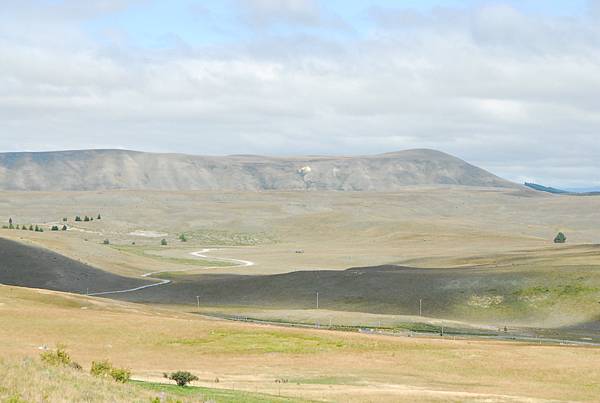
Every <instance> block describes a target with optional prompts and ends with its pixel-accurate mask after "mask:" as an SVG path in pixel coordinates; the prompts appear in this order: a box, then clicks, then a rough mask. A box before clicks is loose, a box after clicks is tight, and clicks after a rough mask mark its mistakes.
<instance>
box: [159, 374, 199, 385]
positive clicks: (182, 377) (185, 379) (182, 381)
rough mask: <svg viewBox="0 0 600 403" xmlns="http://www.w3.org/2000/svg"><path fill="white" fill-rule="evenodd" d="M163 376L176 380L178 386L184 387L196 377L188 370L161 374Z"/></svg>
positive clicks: (196, 378) (195, 379)
mask: <svg viewBox="0 0 600 403" xmlns="http://www.w3.org/2000/svg"><path fill="white" fill-rule="evenodd" d="M163 376H164V377H165V378H167V379H170V380H172V381H175V382H177V385H178V386H181V387H184V386H186V385H187V384H188V383H190V382H193V381H197V380H198V377H197V376H196V375H193V374H191V373H190V372H188V371H177V372H173V373H172V374H167V373H165V374H163Z"/></svg>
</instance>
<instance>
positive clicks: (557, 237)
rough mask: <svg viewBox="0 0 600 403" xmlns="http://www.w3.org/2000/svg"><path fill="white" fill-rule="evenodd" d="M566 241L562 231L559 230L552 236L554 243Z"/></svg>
mask: <svg viewBox="0 0 600 403" xmlns="http://www.w3.org/2000/svg"><path fill="white" fill-rule="evenodd" d="M565 242H567V237H566V236H565V234H563V233H562V232H559V233H558V235H556V237H555V238H554V243H565Z"/></svg>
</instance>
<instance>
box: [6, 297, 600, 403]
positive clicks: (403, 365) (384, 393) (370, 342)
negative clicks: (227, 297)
mask: <svg viewBox="0 0 600 403" xmlns="http://www.w3.org/2000/svg"><path fill="white" fill-rule="evenodd" d="M0 320H1V321H2V323H3V324H4V325H3V326H2V327H1V328H0V340H2V343H0V355H1V356H2V357H4V358H3V360H4V362H5V364H3V366H4V369H3V370H2V371H3V373H5V374H10V373H13V374H17V375H7V376H3V377H2V378H1V379H2V380H1V381H0V386H1V387H2V388H4V389H2V390H3V392H2V393H4V395H3V396H12V395H15V394H19V395H22V396H33V395H27V393H34V392H31V391H29V389H28V386H27V385H29V386H30V384H27V385H26V382H24V381H20V382H19V381H18V379H20V376H19V375H18V374H19V371H16V370H15V369H14V368H15V365H16V366H17V367H18V366H19V365H18V364H15V363H19V362H21V361H22V360H23V357H30V359H31V360H33V361H35V362H37V360H38V358H37V357H38V355H39V352H40V351H41V350H40V347H41V346H48V347H52V346H54V345H55V344H58V343H64V344H66V346H67V349H68V350H69V351H70V353H71V356H72V358H73V359H74V360H75V361H77V362H79V363H80V364H81V365H82V366H83V367H84V371H87V370H89V365H90V363H91V361H92V360H98V359H104V358H107V359H109V360H111V361H112V362H113V363H114V364H115V365H117V366H121V367H127V368H131V370H132V372H133V377H134V378H135V379H137V380H142V381H148V382H157V381H158V382H160V381H161V380H162V373H163V372H171V371H175V370H179V369H184V370H189V371H191V372H193V373H195V374H197V375H198V376H199V378H200V381H199V382H196V383H195V384H194V386H202V387H207V388H211V389H214V388H217V389H225V390H234V391H237V392H240V391H242V392H248V393H256V392H260V393H263V394H268V395H273V396H279V395H281V396H283V397H289V398H294V399H309V400H329V401H331V400H334V401H544V399H558V400H560V399H562V400H582V401H583V400H587V401H593V400H595V399H596V398H597V396H598V394H599V393H600V384H599V383H598V382H597V380H598V377H599V376H600V366H599V365H598V361H599V360H600V350H598V349H597V348H591V347H569V346H558V345H535V344H524V343H509V342H499V341H493V342H492V341H468V340H458V339H457V340H453V339H452V338H445V339H440V338H431V339H428V338H410V337H389V336H374V335H362V334H356V333H348V332H332V331H325V330H314V329H313V330H310V329H287V328H280V327H273V326H263V325H254V324H240V323H231V322H223V321H218V320H212V319H210V318H203V317H198V315H193V314H186V313H180V312H174V311H172V310H166V309H157V308H152V307H147V306H143V305H136V304H130V303H124V302H116V301H111V300H100V299H96V298H92V297H85V296H77V295H72V294H62V293H57V292H52V291H45V290H32V289H24V288H18V287H8V286H1V287H0ZM15 335H19V337H15ZM6 363H8V364H6ZM0 367H1V366H0ZM11 368H12V369H11ZM25 370H27V371H34V372H36V373H38V374H37V375H35V376H36V377H45V378H44V383H43V384H44V385H46V388H45V389H40V390H47V391H48V392H47V393H58V392H57V391H58V390H60V389H61V385H63V386H65V390H66V391H71V389H73V393H76V392H77V391H75V389H77V390H78V392H77V393H88V394H89V395H90V396H92V397H94V398H90V401H102V400H111V398H110V396H131V394H132V393H133V394H136V396H141V397H149V395H151V394H154V395H156V394H155V392H156V390H155V388H148V387H144V388H142V389H143V390H142V391H140V390H139V389H138V388H134V389H128V388H125V387H122V386H121V385H116V384H106V383H103V382H98V381H95V380H90V379H88V378H84V377H83V375H81V376H80V375H69V374H68V373H67V374H64V373H60V374H54V373H48V372H47V371H46V370H44V369H43V368H40V365H39V364H37V363H34V364H31V365H30V366H29V367H28V368H26V369H25ZM65 377H66V378H65ZM70 377H71V378H72V377H75V381H72V380H70V379H71V378H70ZM217 378H218V379H219V382H218V383H217V382H216V379H217ZM35 379H37V378H35ZM60 379H64V382H63V381H61V383H55V382H58V380H60ZM71 382H75V383H76V384H78V385H80V386H79V387H77V388H76V387H75V386H72V387H69V388H67V387H66V385H69V384H70V383H71ZM80 382H81V383H80ZM52 385H54V386H52ZM88 386H89V388H88ZM133 386H136V385H133ZM137 386H138V387H139V385H137ZM52 387H54V388H55V389H53V390H54V392H53V391H52ZM149 389H150V390H149ZM84 391H85V392H84ZM40 393H41V392H40ZM69 393H71V392H69ZM138 393H139V395H137V394H138ZM36 396H37V395H36ZM107 396H108V397H107ZM259 397H260V396H259ZM263 397H264V396H263ZM115 399H116V400H123V399H121V398H117V397H115ZM33 400H35V399H33ZM124 400H129V399H128V398H126V399H124ZM131 400H132V401H135V399H131ZM215 400H216V401H227V399H220V398H216V399H215ZM58 401H60V400H58Z"/></svg>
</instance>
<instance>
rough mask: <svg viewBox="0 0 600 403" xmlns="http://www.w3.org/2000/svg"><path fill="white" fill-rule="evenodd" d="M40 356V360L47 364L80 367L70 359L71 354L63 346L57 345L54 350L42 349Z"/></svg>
mask: <svg viewBox="0 0 600 403" xmlns="http://www.w3.org/2000/svg"><path fill="white" fill-rule="evenodd" d="M40 358H41V359H42V362H44V363H46V364H49V365H56V366H58V365H65V366H66V365H70V366H72V367H74V366H79V367H80V368H81V366H80V365H79V364H77V363H76V362H73V361H72V360H71V356H70V355H69V353H67V351H66V350H65V348H64V346H57V347H56V349H55V350H49V351H44V352H43V353H42V354H40Z"/></svg>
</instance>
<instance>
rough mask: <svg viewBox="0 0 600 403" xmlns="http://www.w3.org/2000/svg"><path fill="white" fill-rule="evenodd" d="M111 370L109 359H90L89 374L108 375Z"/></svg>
mask: <svg viewBox="0 0 600 403" xmlns="http://www.w3.org/2000/svg"><path fill="white" fill-rule="evenodd" d="M110 371H112V365H111V363H110V361H108V360H104V361H92V368H91V369H90V374H92V375H94V376H109V375H110Z"/></svg>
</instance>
